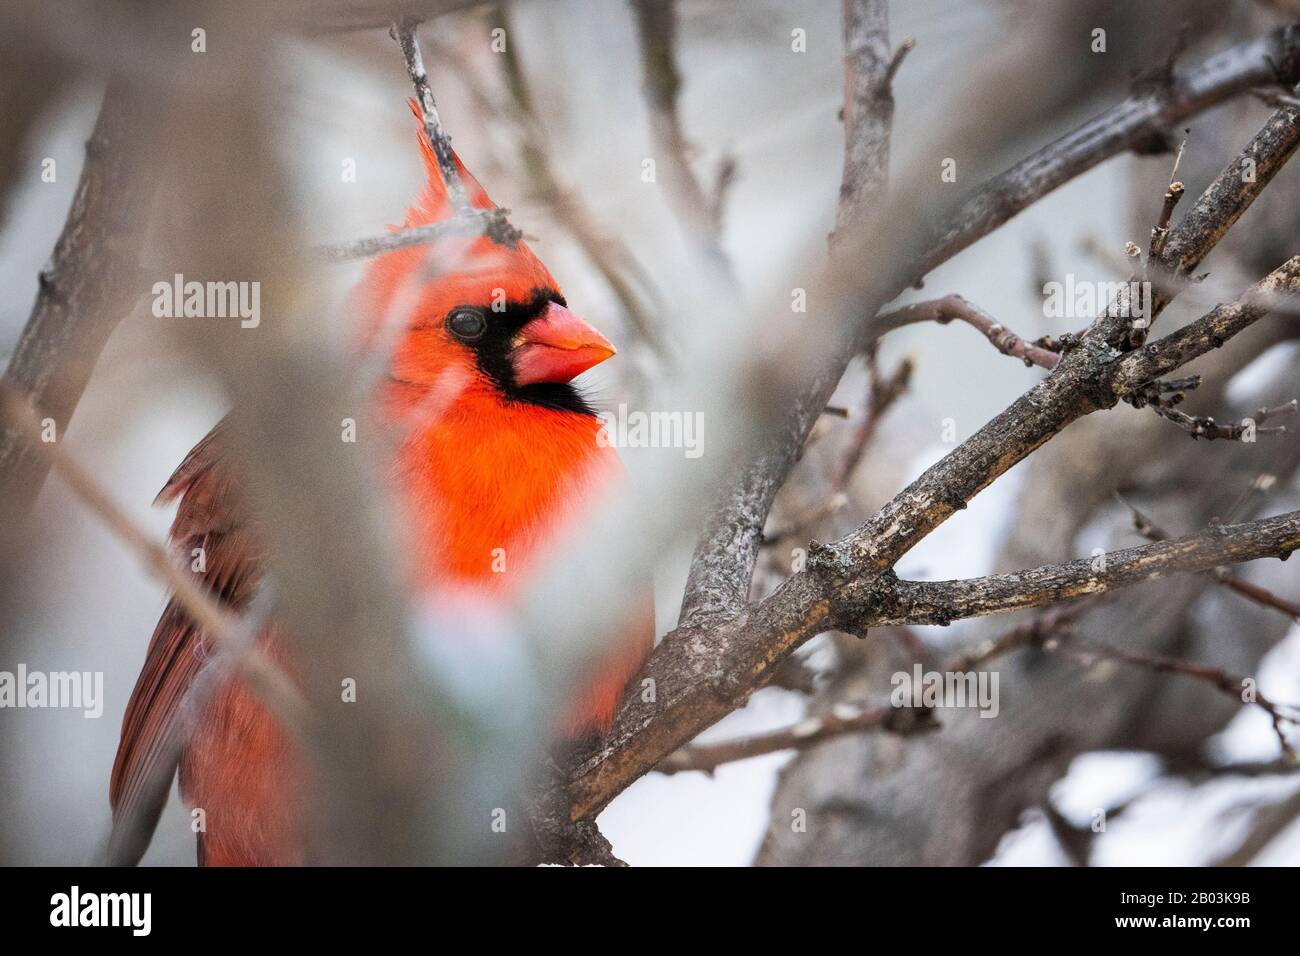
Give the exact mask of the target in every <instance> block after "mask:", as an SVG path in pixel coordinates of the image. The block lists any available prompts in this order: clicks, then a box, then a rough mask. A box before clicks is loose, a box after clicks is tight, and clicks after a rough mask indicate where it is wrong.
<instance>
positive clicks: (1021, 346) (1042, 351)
mask: <svg viewBox="0 0 1300 956" xmlns="http://www.w3.org/2000/svg"><path fill="white" fill-rule="evenodd" d="M953 319H960V320H961V321H963V322H965V323H966V324H967V325H970V326H971V327H972V328H975V329H978V330H979V332H980V333H982V334H983V336H984V337H985V338H986V339H988V340H989V342H991V343H992V344H993V347H994V348H995V349H997V350H998V351H999V352H1001V353H1002V354H1003V355H1010V356H1012V357H1013V358H1018V359H1020V361H1022V362H1024V363H1025V365H1026V366H1028V367H1031V368H1032V367H1033V366H1035V365H1037V366H1038V367H1039V368H1045V369H1048V370H1051V369H1054V368H1056V365H1057V363H1058V362H1060V360H1061V356H1060V354H1059V353H1058V352H1054V351H1051V350H1049V349H1046V348H1042V347H1041V346H1038V345H1033V344H1030V343H1029V342H1026V341H1025V340H1024V339H1022V338H1021V337H1020V336H1018V335H1016V334H1015V333H1014V332H1012V331H1011V330H1010V329H1008V328H1007V327H1006V326H1005V325H1003V324H1002V323H1001V322H999V321H997V320H996V319H994V318H993V316H991V315H989V314H988V313H987V312H985V311H984V310H983V309H981V308H980V307H979V306H977V305H975V304H974V303H972V302H969V301H967V300H966V299H964V298H962V297H961V296H959V295H946V296H944V297H943V298H942V299H931V300H929V301H927V302H916V303H913V304H912V305H906V306H903V307H902V308H901V309H897V310H895V311H893V312H889V313H887V314H885V315H882V316H880V317H879V318H878V319H877V322H879V323H880V328H881V331H882V333H883V332H887V331H892V330H894V329H899V328H902V327H903V326H905V325H915V324H917V323H919V322H938V323H939V324H940V325H947V324H948V323H949V322H951V321H952V320H953Z"/></svg>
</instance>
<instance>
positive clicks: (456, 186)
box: [390, 15, 471, 216]
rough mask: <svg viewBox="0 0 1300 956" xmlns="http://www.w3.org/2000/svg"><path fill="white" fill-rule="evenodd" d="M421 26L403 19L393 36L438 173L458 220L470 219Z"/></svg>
mask: <svg viewBox="0 0 1300 956" xmlns="http://www.w3.org/2000/svg"><path fill="white" fill-rule="evenodd" d="M419 24H420V18H419V17H416V16H410V15H407V16H403V17H402V18H401V19H399V20H397V21H396V22H395V23H394V24H393V28H392V30H391V31H390V33H391V35H392V37H393V39H394V40H396V41H397V42H398V44H400V45H401V47H402V56H403V57H404V58H405V59H406V73H407V75H408V76H409V77H410V78H411V83H412V84H414V86H415V99H416V101H417V102H418V103H419V104H420V114H421V116H423V118H424V133H425V135H426V136H428V137H429V143H430V145H431V146H432V147H433V154H434V156H436V157H437V158H438V169H439V170H441V172H442V181H443V184H444V185H445V186H446V187H447V196H448V198H450V199H451V206H452V209H454V210H455V211H456V215H457V216H467V215H469V214H470V212H471V208H470V204H469V199H468V198H466V196H465V184H464V183H463V182H461V180H460V171H459V170H457V169H456V154H455V153H453V152H452V149H451V137H449V136H448V135H447V131H446V130H445V129H443V128H442V119H441V118H440V117H439V116H438V107H437V104H435V103H434V101H433V90H432V89H431V88H430V87H429V76H428V74H427V73H425V71H424V59H423V57H421V55H420V41H419V40H418V39H416V36H415V28H416V27H417V26H419Z"/></svg>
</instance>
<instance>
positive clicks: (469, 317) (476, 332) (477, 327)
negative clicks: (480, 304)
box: [447, 309, 487, 342]
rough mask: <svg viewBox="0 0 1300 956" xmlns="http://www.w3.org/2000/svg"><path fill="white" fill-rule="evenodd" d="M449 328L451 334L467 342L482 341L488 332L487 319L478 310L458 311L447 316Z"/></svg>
mask: <svg viewBox="0 0 1300 956" xmlns="http://www.w3.org/2000/svg"><path fill="white" fill-rule="evenodd" d="M447 328H449V329H451V334H452V335H454V336H456V338H458V339H461V340H462V341H465V342H473V341H475V340H476V339H481V338H482V337H483V333H484V332H486V331H487V319H485V318H483V313H482V312H480V311H479V310H478V309H456V310H455V311H454V312H452V313H451V315H449V316H447Z"/></svg>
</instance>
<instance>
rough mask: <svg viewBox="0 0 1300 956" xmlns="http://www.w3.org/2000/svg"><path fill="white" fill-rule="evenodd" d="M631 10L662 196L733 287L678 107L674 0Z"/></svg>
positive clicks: (718, 223)
mask: <svg viewBox="0 0 1300 956" xmlns="http://www.w3.org/2000/svg"><path fill="white" fill-rule="evenodd" d="M632 9H633V11H634V12H635V14H636V22H637V34H638V36H639V37H640V41H641V66H642V71H643V75H644V78H645V80H644V82H645V95H646V101H647V105H648V107H649V111H650V133H651V136H652V138H653V140H654V143H655V151H656V154H657V158H658V160H659V168H660V169H661V170H662V171H663V182H664V185H665V186H666V190H665V194H666V196H667V198H668V201H669V203H670V205H671V206H672V209H673V213H674V214H675V215H676V216H677V218H678V220H680V221H681V222H682V223H683V225H685V226H686V230H687V232H688V234H689V236H690V238H691V240H692V241H693V242H694V243H695V245H696V247H697V248H698V250H699V251H700V253H701V254H702V255H703V256H704V257H705V258H706V259H707V262H708V265H709V267H710V268H711V269H713V270H715V271H716V273H717V274H718V275H719V276H720V277H721V278H722V279H723V280H724V281H725V282H727V283H729V284H732V285H734V282H735V280H734V279H733V278H732V275H731V263H730V260H729V259H728V258H727V254H726V252H724V251H723V249H722V244H721V243H720V241H719V236H720V233H721V230H722V219H721V210H720V209H719V208H718V206H717V204H716V203H715V202H714V201H713V200H712V199H711V198H710V197H709V195H708V194H707V193H706V192H705V190H704V187H703V186H701V185H700V181H699V179H697V178H696V176H695V171H694V169H693V168H692V166H691V160H690V154H691V146H690V143H689V142H688V141H687V139H686V134H685V133H684V132H683V131H682V121H681V116H680V114H679V113H678V109H677V98H678V95H679V94H680V92H681V86H682V78H681V74H680V73H678V71H677V51H676V44H677V4H676V2H675V0H632Z"/></svg>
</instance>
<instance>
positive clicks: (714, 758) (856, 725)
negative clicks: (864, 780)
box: [655, 703, 939, 774]
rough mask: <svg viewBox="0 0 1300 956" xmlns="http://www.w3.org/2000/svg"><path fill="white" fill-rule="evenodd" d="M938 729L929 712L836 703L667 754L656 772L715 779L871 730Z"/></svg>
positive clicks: (892, 731)
mask: <svg viewBox="0 0 1300 956" xmlns="http://www.w3.org/2000/svg"><path fill="white" fill-rule="evenodd" d="M938 729H939V722H938V721H937V720H935V719H934V711H933V710H932V709H930V708H928V707H914V708H913V707H890V706H883V705H881V706H874V707H862V706H859V705H855V704H849V703H842V704H836V705H835V706H834V707H833V708H831V710H830V711H829V712H828V713H826V714H823V715H820V716H816V717H808V718H806V719H805V720H801V721H799V723H797V724H795V725H794V726H792V727H786V728H783V729H781V730H775V731H772V732H770V733H766V734H756V735H754V736H752V737H741V738H739V739H736V740H728V741H724V742H722V743H716V744H692V745H691V746H689V747H683V748H681V749H680V750H677V751H675V752H674V753H672V754H669V755H668V756H667V757H666V758H664V760H663V762H662V763H660V764H659V765H658V766H657V767H655V770H656V771H658V772H659V773H662V774H674V773H682V772H683V771H687V770H700V771H703V772H704V773H708V774H712V773H713V771H714V770H716V769H717V768H718V767H720V766H721V765H722V764H726V763H734V762H735V761H737V760H748V759H749V758H750V757H761V756H763V755H764V754H771V753H777V752H779V751H782V750H807V749H809V748H810V747H814V746H816V745H817V744H820V743H822V742H823V741H826V740H831V739H833V738H836V737H843V736H846V735H848V734H860V733H865V732H867V731H871V730H881V731H885V732H887V733H892V734H899V735H909V734H915V733H929V732H932V731H935V730H938Z"/></svg>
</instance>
